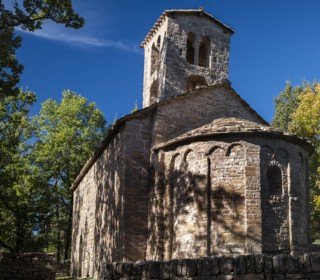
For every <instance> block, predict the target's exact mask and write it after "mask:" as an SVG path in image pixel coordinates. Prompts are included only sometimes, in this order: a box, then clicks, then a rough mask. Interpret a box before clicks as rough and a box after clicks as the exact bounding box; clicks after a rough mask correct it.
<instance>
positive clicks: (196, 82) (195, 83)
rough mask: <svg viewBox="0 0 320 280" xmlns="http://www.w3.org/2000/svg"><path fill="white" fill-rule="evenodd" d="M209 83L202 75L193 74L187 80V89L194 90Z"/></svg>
mask: <svg viewBox="0 0 320 280" xmlns="http://www.w3.org/2000/svg"><path fill="white" fill-rule="evenodd" d="M207 85H208V83H207V81H206V79H205V78H204V77H202V76H198V75H191V76H190V77H189V78H188V80H187V90H193V89H196V88H199V87H205V86H207Z"/></svg>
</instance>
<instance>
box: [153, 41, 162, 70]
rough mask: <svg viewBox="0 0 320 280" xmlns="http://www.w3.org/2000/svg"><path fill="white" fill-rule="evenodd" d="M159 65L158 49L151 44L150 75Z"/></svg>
mask: <svg viewBox="0 0 320 280" xmlns="http://www.w3.org/2000/svg"><path fill="white" fill-rule="evenodd" d="M159 65H160V52H159V49H158V48H157V47H156V46H155V45H154V44H153V45H152V48H151V75H152V74H153V73H154V71H155V70H157V69H158V68H159Z"/></svg>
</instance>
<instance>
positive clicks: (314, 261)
mask: <svg viewBox="0 0 320 280" xmlns="http://www.w3.org/2000/svg"><path fill="white" fill-rule="evenodd" d="M309 257H310V264H311V271H312V272H320V253H311V254H310V255H309Z"/></svg>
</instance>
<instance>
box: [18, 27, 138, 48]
mask: <svg viewBox="0 0 320 280" xmlns="http://www.w3.org/2000/svg"><path fill="white" fill-rule="evenodd" d="M18 31H19V32H21V33H25V34H28V35H31V36H36V37H39V38H43V39H47V40H52V41H57V42H61V43H63V44H69V45H72V46H75V47H80V48H81V47H82V48H83V47H100V48H115V49H119V50H123V51H127V52H133V53H139V54H141V53H142V52H141V50H140V49H139V47H138V44H135V43H132V42H125V41H123V42H121V41H112V40H108V39H100V38H96V37H92V36H88V35H86V34H75V33H76V32H77V31H71V30H67V31H66V30H64V29H60V28H58V29H56V28H52V26H50V25H49V26H45V27H44V29H41V30H36V31H34V32H29V31H26V30H22V29H20V28H19V29H18Z"/></svg>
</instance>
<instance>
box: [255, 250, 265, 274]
mask: <svg viewBox="0 0 320 280" xmlns="http://www.w3.org/2000/svg"><path fill="white" fill-rule="evenodd" d="M254 262H255V267H256V273H262V272H263V269H264V255H262V254H257V255H254Z"/></svg>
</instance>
